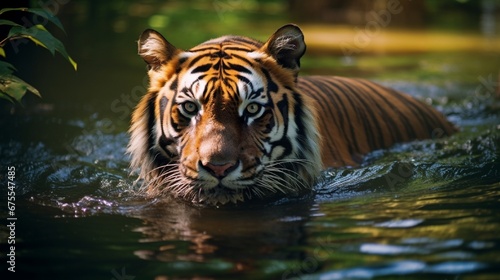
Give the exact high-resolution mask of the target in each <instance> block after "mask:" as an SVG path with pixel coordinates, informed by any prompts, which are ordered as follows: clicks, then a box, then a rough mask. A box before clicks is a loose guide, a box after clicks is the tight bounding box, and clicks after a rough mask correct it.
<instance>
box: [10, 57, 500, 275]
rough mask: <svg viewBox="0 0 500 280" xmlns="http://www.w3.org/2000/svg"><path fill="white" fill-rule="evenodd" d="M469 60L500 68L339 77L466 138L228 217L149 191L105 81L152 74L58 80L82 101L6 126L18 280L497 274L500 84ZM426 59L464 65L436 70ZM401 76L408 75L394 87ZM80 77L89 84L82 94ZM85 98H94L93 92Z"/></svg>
mask: <svg viewBox="0 0 500 280" xmlns="http://www.w3.org/2000/svg"><path fill="white" fill-rule="evenodd" d="M464 57H468V58H469V59H472V58H473V59H474V60H473V61H474V63H476V64H477V65H486V66H484V67H485V68H484V69H493V70H491V71H494V70H495V68H497V69H496V70H498V65H500V64H498V63H497V62H498V56H496V55H484V54H470V53H469V54H448V55H445V54H426V55H406V56H399V57H396V58H394V57H393V58H392V59H393V60H397V58H399V59H400V61H401V63H400V64H396V66H394V63H390V64H391V65H390V66H388V67H386V68H383V67H382V66H378V67H377V68H375V69H371V68H370V67H361V66H359V65H362V64H363V63H367V64H368V65H371V64H373V63H375V62H377V61H378V65H383V64H384V63H386V62H387V61H386V60H387V58H386V57H378V58H377V57H365V58H360V59H359V60H358V61H357V62H356V63H357V64H354V65H351V66H345V67H344V68H336V69H335V70H336V71H346V72H349V74H351V72H354V73H356V72H357V73H358V74H360V75H362V76H363V75H364V76H368V77H370V78H372V79H375V80H378V81H380V82H382V83H384V84H386V85H389V86H392V87H395V88H398V89H401V90H404V91H406V92H409V93H410V94H412V95H415V96H417V97H419V98H422V99H424V100H427V101H428V102H432V103H433V105H435V106H436V107H438V109H439V110H441V111H443V112H444V113H445V114H446V115H447V116H448V117H449V119H450V120H451V121H453V122H454V123H455V124H456V125H457V126H459V127H460V129H461V132H459V133H457V134H456V135H454V136H452V137H450V138H444V139H431V140H427V141H419V142H412V143H406V144H401V145H397V146H395V147H393V148H391V149H389V150H383V151H375V152H373V153H371V154H369V155H368V156H367V157H366V160H365V162H364V164H363V165H362V166H361V167H360V168H355V169H341V170H333V169H332V170H327V171H325V172H324V173H323V176H322V179H323V180H322V182H321V183H320V184H318V185H317V186H316V187H315V191H314V193H313V194H311V195H310V196H308V197H304V198H303V199H301V200H294V201H289V200H283V201H281V202H279V203H275V204H267V205H256V206H246V207H229V208H194V207H191V206H189V205H185V204H183V203H181V202H178V201H172V200H169V199H167V198H158V199H156V200H146V199H143V198H141V197H140V196H138V195H136V194H135V192H134V191H135V190H136V187H135V186H134V185H133V181H134V178H133V177H129V176H128V157H127V156H126V155H125V154H124V152H125V147H126V144H127V141H128V136H127V134H126V129H127V122H128V115H127V114H126V113H127V112H125V111H126V109H127V108H128V107H126V106H124V104H126V102H125V101H119V102H118V103H116V104H115V105H116V106H118V105H120V106H123V107H115V109H117V108H121V110H114V109H112V108H113V107H112V106H113V105H112V104H113V102H114V100H122V97H121V96H120V94H119V91H113V90H112V88H114V87H115V86H116V87H120V86H119V85H118V84H117V83H115V82H112V83H109V84H107V85H106V86H102V85H103V83H99V82H102V80H103V79H110V80H112V81H114V80H119V77H120V76H121V75H123V76H124V77H127V79H124V80H125V83H130V84H132V85H131V86H130V85H129V84H126V85H125V86H122V87H128V88H129V92H132V91H133V90H134V87H135V86H137V85H139V86H138V87H140V86H141V85H142V83H141V82H142V78H143V77H144V74H143V73H142V72H141V71H142V70H143V69H139V70H129V69H128V68H126V67H123V68H122V69H121V70H119V71H118V72H117V73H113V74H110V75H106V76H105V77H101V78H97V76H96V83H88V84H87V81H88V78H86V75H87V72H86V71H90V70H85V65H84V63H83V67H84V68H83V69H82V70H81V71H80V72H78V73H77V74H74V73H70V74H68V76H69V78H64V79H61V80H60V84H63V85H70V86H69V87H66V86H61V85H59V87H61V88H66V89H67V90H70V91H71V92H72V94H73V95H70V94H69V92H70V91H67V92H68V95H65V94H61V95H60V98H61V99H59V100H56V101H53V103H50V104H51V105H50V106H47V105H43V106H41V105H37V106H31V107H30V108H33V109H29V108H28V109H29V110H28V109H26V110H27V111H23V112H22V113H19V114H17V115H14V116H8V115H4V116H2V119H1V121H0V125H1V131H2V134H1V136H0V140H1V142H0V143H1V144H0V163H1V167H2V170H1V174H0V176H1V178H2V185H3V187H2V190H3V191H2V194H1V199H2V201H3V202H2V204H3V205H6V204H7V202H6V201H7V189H6V186H7V183H6V181H7V179H8V178H7V175H8V171H7V167H8V166H14V167H15V170H16V173H15V182H16V184H17V189H16V201H15V203H16V205H15V206H16V209H15V217H17V221H16V222H15V223H16V228H15V238H16V244H15V246H16V249H15V256H16V259H15V260H16V274H15V276H17V277H21V276H25V275H27V276H31V277H32V278H34V279H155V277H158V278H156V279H166V278H161V277H160V276H165V277H167V276H168V279H172V278H174V279H175V278H193V277H201V278H203V279H205V278H208V279H210V278H224V279H236V278H237V279H261V278H268V279H346V278H351V279H352V278H360V279H367V278H368V279H370V278H384V279H386V278H389V279H403V278H404V279H422V278H426V279H496V278H497V277H499V276H500V214H499V213H500V212H499V209H500V159H499V148H500V141H499V140H500V110H499V107H498V101H495V100H494V99H493V98H492V95H493V92H492V91H491V90H490V89H489V87H488V84H487V83H486V84H485V83H484V82H482V81H483V80H485V79H486V80H487V79H488V74H489V73H492V75H496V74H498V73H495V72H489V73H488V72H487V71H490V70H484V71H483V72H476V71H477V69H478V68H480V67H477V66H474V65H471V64H465V63H464V60H465V59H464ZM437 58H439V59H440V60H438V61H436V59H437ZM495 59H496V60H495ZM333 60H340V58H333ZM368 62H370V63H368ZM429 63H431V65H442V64H447V65H448V67H450V69H452V70H449V75H447V74H446V73H445V72H441V71H436V74H433V72H432V71H434V70H432V69H434V68H433V67H431V68H432V69H427V68H426V66H425V65H429ZM375 64H376V63H375ZM422 65H424V66H422ZM393 67H397V69H399V68H405V69H406V70H405V71H406V72H405V73H406V74H405V75H402V74H401V72H400V70H397V71H394V68H393ZM488 67H489V68H488ZM305 68H306V70H305V71H306V72H307V71H309V72H314V71H315V69H314V67H312V66H311V67H309V68H308V67H307V66H305ZM342 69H344V70H342ZM481 69H482V68H481ZM391 71H392V72H394V75H395V76H396V78H393V79H391V78H388V77H389V76H390V72H391ZM485 71H486V72H485ZM497 72H498V71H497ZM341 74H342V73H341ZM73 75H74V76H77V77H74V76H73ZM78 75H80V76H78ZM89 75H90V74H89ZM131 77H134V78H131ZM457 77H463V78H460V79H459V78H457ZM481 77H483V80H482V79H481ZM492 77H493V80H494V79H495V78H496V76H492ZM72 79H74V81H78V82H76V83H75V84H74V85H73V86H71V83H72V81H73V80H72ZM130 80H131V81H130ZM127 81H128V82H127ZM79 83H80V84H79ZM134 83H135V86H134ZM101 86H102V90H101V91H99V92H97V93H96V91H95V90H96V89H97V88H99V87H101ZM61 88H59V89H58V90H60V92H61V93H64V91H63V90H61ZM135 90H139V89H138V88H136V89H135ZM86 91H87V92H90V93H89V95H88V97H89V98H88V99H86V98H82V97H81V94H83V93H84V92H86ZM108 91H109V92H112V93H110V94H108V96H104V95H101V94H103V93H104V92H108ZM117 92H118V93H117ZM61 96H62V97H61ZM50 100H51V99H50V97H47V98H45V99H43V100H42V101H43V102H46V103H49V101H50ZM37 102H40V101H33V103H37ZM50 102H52V101H50ZM120 102H121V103H120ZM46 107H48V109H47V108H46ZM44 108H45V109H44ZM110 108H111V109H110ZM122 115H124V117H122ZM7 217H9V213H8V211H7V209H6V207H5V206H2V208H1V210H0V220H1V221H2V222H1V224H2V228H1V230H0V237H1V238H0V240H1V248H2V250H1V252H2V274H3V275H8V276H9V277H12V276H13V274H6V273H7V271H6V269H7V268H6V266H5V263H6V262H5V258H6V254H7V253H8V252H9V250H10V245H8V244H7V240H8V236H9V234H10V231H9V230H7V228H6V227H5V226H6V225H8V223H9V222H8V221H7ZM9 273H10V272H9ZM2 279H11V278H4V277H3V276H2Z"/></svg>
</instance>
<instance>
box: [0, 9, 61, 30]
mask: <svg viewBox="0 0 500 280" xmlns="http://www.w3.org/2000/svg"><path fill="white" fill-rule="evenodd" d="M9 11H21V12H27V13H32V14H35V15H38V16H41V17H43V18H45V19H47V20H48V21H50V22H52V23H53V24H55V25H56V26H57V27H59V28H60V29H61V30H62V31H64V27H63V25H62V23H61V21H60V20H59V19H58V18H57V17H56V16H55V15H54V14H53V13H51V12H49V11H48V10H45V9H40V8H5V9H2V10H0V15H1V14H3V13H5V12H9ZM37 23H39V22H32V24H37Z"/></svg>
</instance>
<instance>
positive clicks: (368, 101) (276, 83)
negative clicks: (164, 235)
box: [127, 24, 457, 205]
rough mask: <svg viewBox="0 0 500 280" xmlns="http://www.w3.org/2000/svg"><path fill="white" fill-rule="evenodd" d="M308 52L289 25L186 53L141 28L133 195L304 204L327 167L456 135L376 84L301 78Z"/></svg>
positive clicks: (431, 113)
mask: <svg viewBox="0 0 500 280" xmlns="http://www.w3.org/2000/svg"><path fill="white" fill-rule="evenodd" d="M305 50H306V44H305V41H304V34H303V33H302V31H301V29H300V28H299V27H298V26H297V25H295V24H287V25H284V26H282V27H281V28H279V29H278V30H276V31H275V32H274V33H273V34H272V35H271V36H270V37H269V39H268V40H267V41H266V42H261V41H258V40H255V39H251V38H248V37H243V36H233V35H228V36H222V37H219V38H216V39H211V40H208V41H206V42H203V43H201V44H199V45H198V46H195V47H193V48H191V49H189V50H182V49H179V48H177V47H175V46H174V45H172V44H171V43H170V42H168V41H167V40H166V39H165V38H164V37H163V36H162V35H161V34H160V33H159V32H157V31H155V30H152V29H147V30H145V31H144V32H143V33H142V34H141V35H140V37H139V40H138V54H139V56H140V57H141V58H142V59H143V60H144V61H145V62H146V64H147V67H148V70H147V72H148V76H149V88H148V91H147V92H146V94H145V95H144V96H143V97H142V98H141V100H140V101H139V103H138V104H137V106H136V108H135V109H134V111H133V113H132V118H131V126H130V129H129V134H130V140H129V144H128V147H127V152H128V153H129V154H130V158H131V162H130V167H131V170H135V171H136V172H137V173H138V181H142V182H143V183H142V188H141V189H142V190H144V191H145V193H146V194H147V195H148V196H151V197H164V196H170V197H173V198H174V199H180V200H181V201H182V200H184V201H187V202H189V203H193V204H200V205H225V204H238V203H246V202H248V201H267V199H280V198H287V197H301V195H303V194H304V193H307V192H311V191H312V190H313V186H314V184H315V183H317V182H318V180H319V179H318V178H319V177H320V175H321V171H322V170H324V169H325V168H342V167H345V168H348V167H356V166H359V164H360V163H362V159H363V156H364V155H366V154H367V153H369V152H371V151H374V150H377V149H386V148H389V147H391V146H392V145H394V144H395V143H399V142H407V141H412V140H421V139H428V138H433V137H436V136H448V135H452V134H453V133H454V132H455V131H457V128H456V127H455V126H454V125H453V124H452V123H451V122H449V121H448V120H447V119H446V118H445V116H444V115H442V114H441V113H440V112H439V111H437V110H436V109H434V108H433V107H432V106H430V105H428V104H426V103H424V102H422V101H420V100H418V99H416V98H414V97H412V96H410V95H407V94H405V93H402V92H399V91H397V90H394V89H391V88H388V87H385V86H382V85H380V84H377V83H375V82H371V81H368V80H364V79H359V78H346V77H340V76H299V70H300V59H301V58H302V56H303V55H304V53H305ZM436 131H438V132H439V133H436Z"/></svg>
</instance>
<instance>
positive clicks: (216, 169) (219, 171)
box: [201, 162, 236, 178]
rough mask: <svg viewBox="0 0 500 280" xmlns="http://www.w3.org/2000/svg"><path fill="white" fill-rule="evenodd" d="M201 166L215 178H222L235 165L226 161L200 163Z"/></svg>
mask: <svg viewBox="0 0 500 280" xmlns="http://www.w3.org/2000/svg"><path fill="white" fill-rule="evenodd" d="M201 165H202V166H203V168H205V169H206V170H208V171H209V172H210V173H212V175H214V176H215V177H217V178H223V177H225V176H226V175H227V174H228V173H229V172H230V171H231V170H232V169H234V167H235V165H236V164H235V163H234V162H228V163H211V162H207V163H201Z"/></svg>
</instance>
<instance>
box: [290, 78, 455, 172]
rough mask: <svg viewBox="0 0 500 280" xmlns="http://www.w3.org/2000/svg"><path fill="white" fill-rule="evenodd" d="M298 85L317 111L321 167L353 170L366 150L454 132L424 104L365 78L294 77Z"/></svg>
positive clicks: (450, 126) (452, 127) (446, 121)
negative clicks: (318, 115)
mask: <svg viewBox="0 0 500 280" xmlns="http://www.w3.org/2000/svg"><path fill="white" fill-rule="evenodd" d="M297 87H298V88H299V90H300V91H301V92H302V93H303V94H306V95H308V96H310V97H312V98H313V99H314V100H315V106H316V107H317V110H318V111H320V112H321V117H320V118H319V119H318V127H319V129H320V134H321V138H322V139H324V141H323V144H322V148H321V151H322V161H323V165H324V166H331V167H340V166H356V165H358V164H359V163H360V162H359V159H360V156H362V155H364V154H366V153H368V152H370V151H373V150H376V149H384V148H388V147H390V146H392V145H394V144H395V143H399V142H407V141H411V140H419V139H428V138H432V137H435V136H436V135H439V136H445V135H451V134H453V133H454V132H456V128H455V127H454V126H453V125H451V124H450V122H449V121H448V120H446V118H445V117H444V116H443V115H442V114H440V113H439V112H438V111H436V110H435V109H433V108H431V107H430V106H429V105H427V104H425V103H423V102H422V101H420V100H417V99H415V98H414V97H412V96H410V95H407V94H403V93H401V92H398V91H396V90H393V89H390V88H387V87H384V86H381V85H379V84H376V83H373V82H370V81H367V80H363V79H353V78H344V77H332V76H308V77H299V78H298V82H297ZM325 139H326V140H325Z"/></svg>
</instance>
